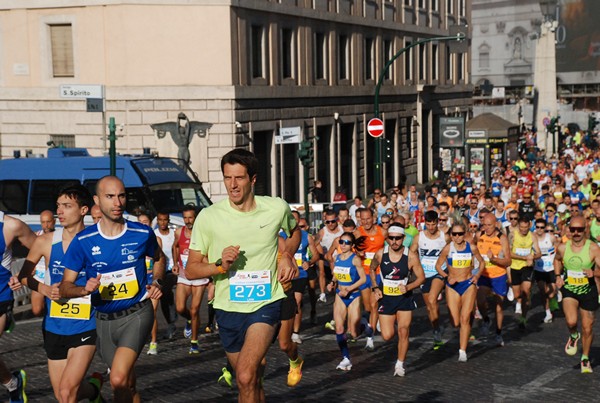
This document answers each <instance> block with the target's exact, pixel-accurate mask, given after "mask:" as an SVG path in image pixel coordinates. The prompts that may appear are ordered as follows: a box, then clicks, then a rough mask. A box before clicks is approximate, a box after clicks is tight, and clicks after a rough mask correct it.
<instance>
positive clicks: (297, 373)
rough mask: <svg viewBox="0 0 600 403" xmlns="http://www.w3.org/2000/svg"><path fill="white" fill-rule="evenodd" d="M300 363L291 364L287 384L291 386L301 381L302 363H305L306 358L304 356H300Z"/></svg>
mask: <svg viewBox="0 0 600 403" xmlns="http://www.w3.org/2000/svg"><path fill="white" fill-rule="evenodd" d="M297 361H299V362H298V364H297V365H296V367H292V365H291V364H290V371H289V372H288V378H287V385H288V386H289V387H294V386H296V385H298V384H299V383H300V380H301V379H302V365H303V364H304V360H303V359H302V357H300V356H298V360H297Z"/></svg>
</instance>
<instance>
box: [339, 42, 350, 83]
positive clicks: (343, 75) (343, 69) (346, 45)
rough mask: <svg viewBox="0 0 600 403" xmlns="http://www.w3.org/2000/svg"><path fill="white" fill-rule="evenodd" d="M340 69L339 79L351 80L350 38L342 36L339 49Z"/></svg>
mask: <svg viewBox="0 0 600 403" xmlns="http://www.w3.org/2000/svg"><path fill="white" fill-rule="evenodd" d="M338 67H339V79H340V80H348V79H349V78H350V38H348V36H346V35H340V39H339V48H338Z"/></svg>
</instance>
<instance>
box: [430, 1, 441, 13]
mask: <svg viewBox="0 0 600 403" xmlns="http://www.w3.org/2000/svg"><path fill="white" fill-rule="evenodd" d="M438 2H439V0H431V11H438V10H439V4H438Z"/></svg>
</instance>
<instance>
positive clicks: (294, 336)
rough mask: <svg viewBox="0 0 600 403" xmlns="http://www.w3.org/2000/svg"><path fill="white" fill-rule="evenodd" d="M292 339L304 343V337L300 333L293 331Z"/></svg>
mask: <svg viewBox="0 0 600 403" xmlns="http://www.w3.org/2000/svg"><path fill="white" fill-rule="evenodd" d="M292 341H293V342H294V343H296V344H302V338H300V335H299V334H298V333H292Z"/></svg>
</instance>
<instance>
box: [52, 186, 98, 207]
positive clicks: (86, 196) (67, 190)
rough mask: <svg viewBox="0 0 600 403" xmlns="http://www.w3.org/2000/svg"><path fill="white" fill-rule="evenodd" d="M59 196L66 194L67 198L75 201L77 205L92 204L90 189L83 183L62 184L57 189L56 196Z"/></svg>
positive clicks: (89, 205)
mask: <svg viewBox="0 0 600 403" xmlns="http://www.w3.org/2000/svg"><path fill="white" fill-rule="evenodd" d="M60 196H67V197H68V198H69V199H73V200H75V201H76V202H77V204H78V205H79V207H83V206H87V207H91V206H92V195H91V194H90V191H89V190H88V189H87V188H86V187H85V186H83V185H80V184H71V185H66V186H63V187H62V188H61V189H60V190H59V191H58V195H57V196H56V198H57V199H58V198H59V197H60Z"/></svg>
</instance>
